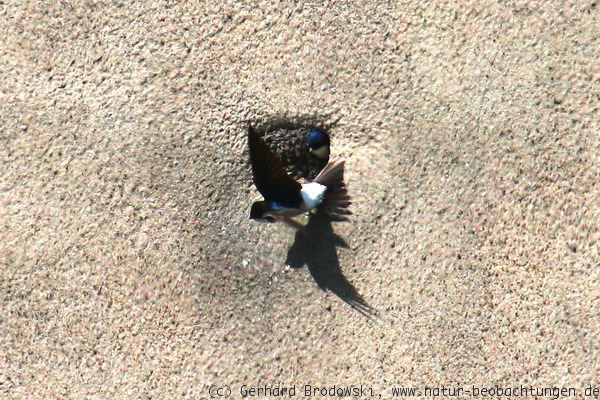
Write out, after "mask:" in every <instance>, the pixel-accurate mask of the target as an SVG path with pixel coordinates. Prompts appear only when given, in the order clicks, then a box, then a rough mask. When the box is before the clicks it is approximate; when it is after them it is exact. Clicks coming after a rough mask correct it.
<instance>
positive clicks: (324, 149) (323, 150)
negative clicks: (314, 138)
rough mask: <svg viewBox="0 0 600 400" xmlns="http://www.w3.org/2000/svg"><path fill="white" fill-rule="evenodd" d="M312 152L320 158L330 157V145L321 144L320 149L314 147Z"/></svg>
mask: <svg viewBox="0 0 600 400" xmlns="http://www.w3.org/2000/svg"><path fill="white" fill-rule="evenodd" d="M311 153H313V154H314V155H315V156H317V157H318V158H321V159H323V160H326V159H328V158H329V146H321V147H319V148H318V149H312V150H311Z"/></svg>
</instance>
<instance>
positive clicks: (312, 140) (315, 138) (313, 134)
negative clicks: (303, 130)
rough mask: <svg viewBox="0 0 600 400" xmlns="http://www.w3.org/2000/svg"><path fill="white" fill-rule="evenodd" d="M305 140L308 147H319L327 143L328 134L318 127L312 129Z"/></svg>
mask: <svg viewBox="0 0 600 400" xmlns="http://www.w3.org/2000/svg"><path fill="white" fill-rule="evenodd" d="M307 142H308V147H310V148H311V149H318V148H319V147H322V146H327V145H329V136H328V135H327V134H326V133H325V132H323V131H321V130H319V129H313V130H312V131H310V132H309V134H308V138H307Z"/></svg>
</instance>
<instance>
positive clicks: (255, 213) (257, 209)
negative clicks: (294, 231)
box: [250, 201, 275, 222]
mask: <svg viewBox="0 0 600 400" xmlns="http://www.w3.org/2000/svg"><path fill="white" fill-rule="evenodd" d="M267 211H269V208H268V207H267V204H266V203H265V202H264V201H255V202H254V203H252V207H251V208H250V219H253V220H255V221H258V222H275V218H274V217H273V216H272V215H269V214H268V213H267Z"/></svg>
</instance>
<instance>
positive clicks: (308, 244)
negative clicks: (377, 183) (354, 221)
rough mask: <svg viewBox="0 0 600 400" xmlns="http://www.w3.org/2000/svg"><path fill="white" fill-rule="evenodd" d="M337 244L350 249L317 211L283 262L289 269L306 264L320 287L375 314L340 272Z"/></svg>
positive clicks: (350, 304) (300, 231)
mask: <svg viewBox="0 0 600 400" xmlns="http://www.w3.org/2000/svg"><path fill="white" fill-rule="evenodd" d="M337 247H342V248H346V249H347V248H349V247H348V244H347V243H346V241H345V240H344V239H343V238H342V237H340V236H339V235H337V234H335V232H333V227H332V226H331V219H330V218H329V217H328V216H327V215H325V214H324V213H322V212H320V211H317V213H316V214H310V215H309V220H308V223H307V224H306V225H305V226H304V227H302V228H301V229H299V230H298V231H297V232H296V236H295V238H294V243H293V244H292V247H290V249H289V250H288V254H287V258H286V264H288V265H290V266H291V267H292V268H301V267H303V266H304V265H306V266H308V270H309V272H310V274H311V276H312V277H313V279H314V280H315V282H316V283H317V285H318V286H319V288H320V289H321V290H329V291H330V292H331V293H333V294H335V295H336V296H337V297H339V298H340V299H342V300H343V301H344V302H346V303H347V304H348V305H349V306H350V307H352V308H353V309H355V310H356V311H358V312H359V313H361V314H363V315H364V316H366V317H372V316H374V315H376V314H377V312H376V310H375V309H374V308H373V307H371V306H370V305H369V304H368V303H367V302H366V301H365V300H364V299H363V298H362V296H361V295H360V294H359V293H358V291H357V290H356V288H355V287H354V286H353V285H352V284H351V283H350V282H349V281H348V279H346V277H345V276H344V274H343V273H342V269H341V267H340V261H339V259H338V256H337Z"/></svg>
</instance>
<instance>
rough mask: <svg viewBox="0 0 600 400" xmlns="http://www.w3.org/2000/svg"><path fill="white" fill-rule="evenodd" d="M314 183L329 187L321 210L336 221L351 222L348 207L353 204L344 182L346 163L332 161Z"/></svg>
mask: <svg viewBox="0 0 600 400" xmlns="http://www.w3.org/2000/svg"><path fill="white" fill-rule="evenodd" d="M314 181H315V182H317V183H320V184H321V185H324V186H326V187H327V190H326V191H325V198H324V199H323V202H322V203H321V204H320V205H319V208H320V209H321V210H323V211H324V212H325V213H326V214H327V215H329V216H330V217H331V219H332V220H334V221H349V219H348V215H351V214H352V212H351V211H350V210H349V209H348V207H349V206H350V204H352V202H351V201H350V196H349V195H348V189H347V188H346V183H345V182H344V161H330V162H329V163H328V164H327V165H326V166H325V168H323V170H322V171H321V172H319V175H317V177H316V178H315V180H314Z"/></svg>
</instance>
